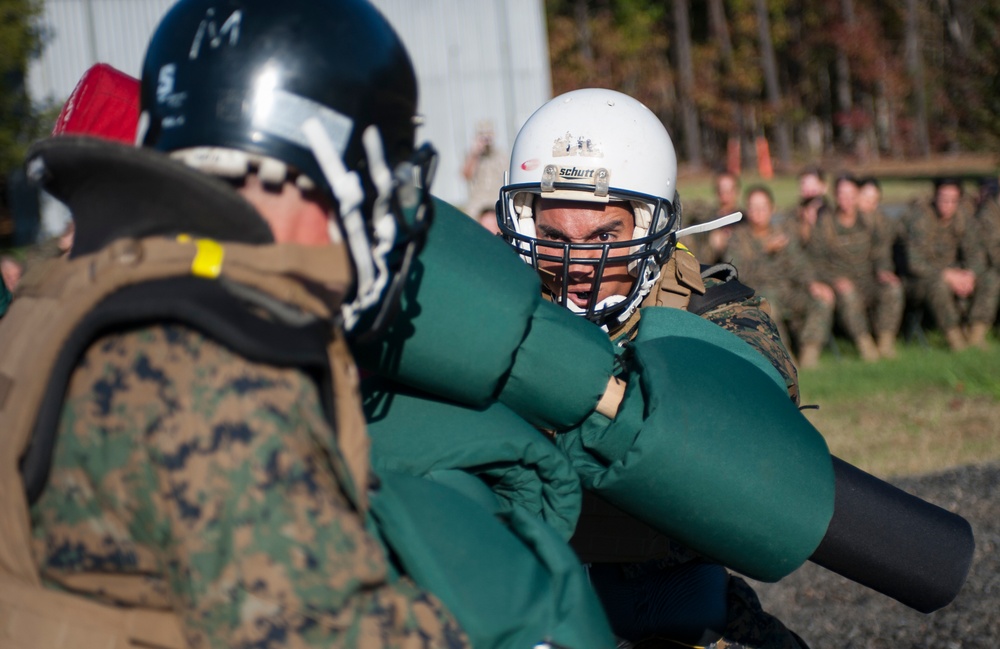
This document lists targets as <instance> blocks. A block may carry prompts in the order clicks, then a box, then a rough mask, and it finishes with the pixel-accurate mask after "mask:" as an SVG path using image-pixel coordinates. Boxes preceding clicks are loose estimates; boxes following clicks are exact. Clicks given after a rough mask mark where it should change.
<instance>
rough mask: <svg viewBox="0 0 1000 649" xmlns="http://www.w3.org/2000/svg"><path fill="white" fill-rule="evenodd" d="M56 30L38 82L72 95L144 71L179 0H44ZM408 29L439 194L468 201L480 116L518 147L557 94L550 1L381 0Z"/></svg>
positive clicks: (37, 90) (43, 88)
mask: <svg viewBox="0 0 1000 649" xmlns="http://www.w3.org/2000/svg"><path fill="white" fill-rule="evenodd" d="M44 2H45V4H44V13H43V17H42V23H43V28H44V29H45V33H46V40H45V47H44V49H43V52H42V55H41V57H40V58H39V59H38V60H36V61H34V62H32V64H31V66H30V68H29V74H28V86H29V90H30V92H31V96H32V97H33V98H34V99H35V101H38V102H42V101H46V100H49V101H56V102H62V101H63V100H64V99H65V98H66V97H67V96H68V95H69V93H70V92H71V91H72V90H73V87H74V86H75V85H76V82H77V81H78V80H79V79H80V77H81V76H82V75H83V73H84V72H85V71H86V70H87V68H89V67H90V66H91V65H92V64H94V63H97V62H104V63H109V64H111V65H113V66H114V67H116V68H118V69H120V70H122V71H123V72H126V73H128V74H131V75H133V76H138V75H139V73H140V68H141V66H142V58H143V56H144V54H145V48H146V43H147V41H148V40H149V37H150V35H151V34H152V32H153V29H154V28H155V27H156V24H157V22H158V21H159V19H160V17H161V16H162V15H163V14H164V13H165V12H166V11H167V9H168V8H169V7H170V6H171V5H172V4H173V0H44ZM373 3H374V4H375V5H376V6H377V7H379V8H380V9H381V10H382V11H383V13H385V15H386V16H387V17H388V18H389V21H390V22H391V23H392V24H393V26H394V27H395V28H396V30H397V31H398V32H399V34H400V36H401V37H402V39H403V41H404V43H405V44H406V47H407V49H408V50H409V52H410V56H411V57H412V58H413V64H414V66H415V67H416V70H417V77H418V80H419V84H420V86H419V87H420V111H421V113H422V114H423V115H424V117H425V125H424V127H423V128H422V129H421V131H420V132H418V139H420V140H429V141H431V142H433V143H434V145H435V146H436V147H437V148H438V150H439V151H440V152H441V162H440V165H439V167H438V175H437V179H436V180H435V184H434V189H435V193H436V194H437V195H439V196H440V197H442V198H444V199H445V200H448V201H450V202H453V203H455V204H456V205H459V206H461V205H463V204H464V201H465V197H466V190H465V181H464V180H463V179H462V176H461V168H462V162H463V160H464V157H465V152H466V151H467V150H468V147H469V146H470V145H471V143H472V139H473V136H474V134H475V126H476V124H477V123H478V122H479V121H481V120H484V119H488V120H491V121H492V122H493V123H494V125H495V128H496V135H497V140H498V144H499V146H501V147H508V146H509V145H510V144H511V143H512V141H513V137H514V135H515V134H516V133H517V129H518V127H519V126H520V125H521V124H522V123H523V122H524V121H525V120H526V119H527V118H528V116H529V115H531V113H532V112H533V111H534V109H535V108H537V107H538V106H540V105H541V104H542V103H543V102H544V101H546V100H547V99H548V98H549V97H550V96H551V83H550V76H549V59H548V43H547V36H546V28H545V9H544V5H543V0H373Z"/></svg>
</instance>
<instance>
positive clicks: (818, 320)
mask: <svg viewBox="0 0 1000 649" xmlns="http://www.w3.org/2000/svg"><path fill="white" fill-rule="evenodd" d="M744 203H745V205H746V209H745V215H744V222H743V223H741V224H740V225H738V226H737V227H735V228H734V229H733V235H732V237H731V238H730V239H729V258H730V259H731V260H732V263H733V264H734V265H735V266H736V267H737V268H739V271H740V279H741V280H742V281H744V282H746V283H747V284H749V285H750V286H753V287H754V288H755V289H756V291H757V294H758V295H760V296H762V297H764V298H766V299H767V301H768V303H770V305H771V316H772V317H773V318H774V321H775V323H776V324H777V325H778V330H779V332H780V333H781V338H782V340H783V341H784V342H785V346H786V347H788V348H789V349H792V348H793V339H794V342H795V343H796V345H797V346H796V347H795V348H796V349H797V351H798V353H797V356H798V366H799V368H800V369H801V368H812V367H815V366H816V365H817V364H818V363H819V356H820V350H821V349H822V347H823V343H825V342H826V340H827V339H828V338H829V337H830V332H831V329H832V326H833V309H834V301H835V297H834V293H833V289H832V288H830V287H829V286H828V285H826V284H823V283H822V282H819V281H816V273H815V270H814V268H813V266H812V264H811V262H810V261H809V259H808V257H806V255H805V252H804V251H803V250H802V248H801V247H800V246H799V243H798V241H797V240H796V239H795V238H794V237H791V236H789V235H788V233H786V232H784V231H782V230H781V229H779V228H777V227H776V226H775V225H774V224H773V222H772V220H773V216H774V195H773V194H772V193H771V190H770V189H768V188H767V187H765V186H763V185H755V186H753V187H751V188H750V189H748V190H747V193H746V198H745V200H744Z"/></svg>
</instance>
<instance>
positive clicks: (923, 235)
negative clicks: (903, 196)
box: [906, 203, 1000, 331]
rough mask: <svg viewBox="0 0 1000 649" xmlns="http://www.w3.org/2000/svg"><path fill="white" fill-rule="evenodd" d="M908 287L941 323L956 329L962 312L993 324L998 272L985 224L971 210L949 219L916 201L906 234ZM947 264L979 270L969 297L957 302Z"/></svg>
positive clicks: (974, 320)
mask: <svg viewBox="0 0 1000 649" xmlns="http://www.w3.org/2000/svg"><path fill="white" fill-rule="evenodd" d="M906 257H907V267H908V270H909V274H910V276H911V279H910V281H909V285H908V288H907V290H908V291H909V293H910V296H911V297H912V299H913V300H914V301H915V302H916V303H922V304H926V305H927V308H928V309H929V310H930V312H931V313H932V314H933V316H934V320H935V322H936V323H937V325H938V327H940V328H941V329H943V330H946V331H947V330H950V329H953V328H955V327H958V326H959V324H960V323H961V320H962V312H963V311H964V312H965V315H966V319H967V320H968V321H969V322H970V323H984V324H986V325H992V324H993V322H994V320H995V319H996V313H997V302H998V299H1000V275H998V272H997V271H996V270H995V269H990V268H989V267H988V265H987V251H986V247H985V245H984V241H983V239H982V237H981V228H980V227H979V224H978V223H977V222H976V221H975V220H974V219H973V217H972V215H971V212H970V211H969V210H968V209H967V208H960V209H959V211H958V212H957V213H956V214H955V216H953V217H952V218H951V219H950V220H949V221H948V222H947V223H944V222H942V221H941V219H940V218H939V217H938V215H937V211H936V210H935V209H934V207H933V205H931V204H929V203H928V204H922V205H918V206H917V207H916V209H915V211H914V214H913V215H912V217H911V219H910V220H909V229H908V231H907V234H906ZM946 268H965V269H969V270H971V271H973V272H974V273H975V274H976V288H975V291H974V293H973V294H972V296H971V298H970V299H968V300H958V299H956V297H955V295H954V294H953V293H952V292H951V290H950V289H949V288H948V286H947V285H946V284H945V283H944V281H943V280H942V279H941V272H942V271H943V270H944V269H946Z"/></svg>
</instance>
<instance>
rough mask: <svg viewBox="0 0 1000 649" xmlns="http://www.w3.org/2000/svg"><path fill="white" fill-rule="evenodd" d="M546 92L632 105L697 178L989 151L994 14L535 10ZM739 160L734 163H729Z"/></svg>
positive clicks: (868, 1)
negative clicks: (545, 39)
mask: <svg viewBox="0 0 1000 649" xmlns="http://www.w3.org/2000/svg"><path fill="white" fill-rule="evenodd" d="M546 14H547V24H548V30H549V50H550V58H551V63H552V85H553V93H554V94H559V93H561V92H564V91H567V90H571V89H573V88H579V87H586V86H601V87H609V88H613V89H616V90H620V91H622V92H625V93H628V94H630V95H633V96H634V97H636V98H638V99H640V100H641V101H642V102H643V103H645V104H646V105H647V106H649V108H650V109H651V110H653V112H655V113H656V114H657V115H658V116H659V117H660V118H661V119H662V120H663V122H664V123H665V124H666V126H667V128H668V130H669V131H670V133H671V135H672V136H673V138H674V144H675V146H676V147H677V150H678V156H679V157H680V158H681V159H682V160H686V161H687V162H688V163H690V164H691V165H693V166H695V167H701V166H706V165H709V164H714V163H716V162H717V161H720V160H724V159H727V157H729V159H731V157H732V156H733V155H738V156H739V159H740V160H741V162H742V163H743V164H750V165H752V164H753V163H755V162H756V159H755V158H756V156H757V154H758V152H761V151H762V150H761V148H760V147H761V145H762V144H763V143H766V145H767V149H766V151H767V152H768V156H769V158H772V159H773V160H774V164H775V166H778V167H781V168H784V169H791V168H792V167H793V165H794V164H795V161H796V160H802V159H815V158H817V157H821V156H827V155H831V154H835V155H836V154H839V155H848V156H853V157H855V159H857V160H859V161H861V162H874V161H877V160H879V159H880V158H907V157H920V156H929V155H932V154H935V153H941V152H956V151H987V150H995V148H996V146H997V144H998V141H1000V70H998V67H1000V56H998V55H997V52H998V51H1000V3H998V2H994V1H990V2H982V1H980V0H877V1H876V0H796V1H792V0H698V1H696V2H691V0H673V1H672V2H663V1H657V0H546ZM734 152H738V153H734Z"/></svg>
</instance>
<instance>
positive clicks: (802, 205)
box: [788, 166, 830, 245]
mask: <svg viewBox="0 0 1000 649" xmlns="http://www.w3.org/2000/svg"><path fill="white" fill-rule="evenodd" d="M826 190H827V187H826V174H825V173H824V171H823V169H822V168H820V167H818V166H812V167H806V168H805V169H803V170H802V171H801V172H799V201H798V204H796V206H795V207H794V208H793V209H792V210H790V214H789V217H788V220H789V224H788V227H790V228H793V229H794V231H795V233H796V236H797V237H798V239H799V242H800V243H801V244H802V245H805V244H806V243H808V242H809V238H810V237H811V236H812V232H813V229H814V228H815V227H816V223H817V221H818V220H819V218H820V215H822V214H823V213H825V212H827V211H829V209H830V205H829V203H828V202H827V199H826Z"/></svg>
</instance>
